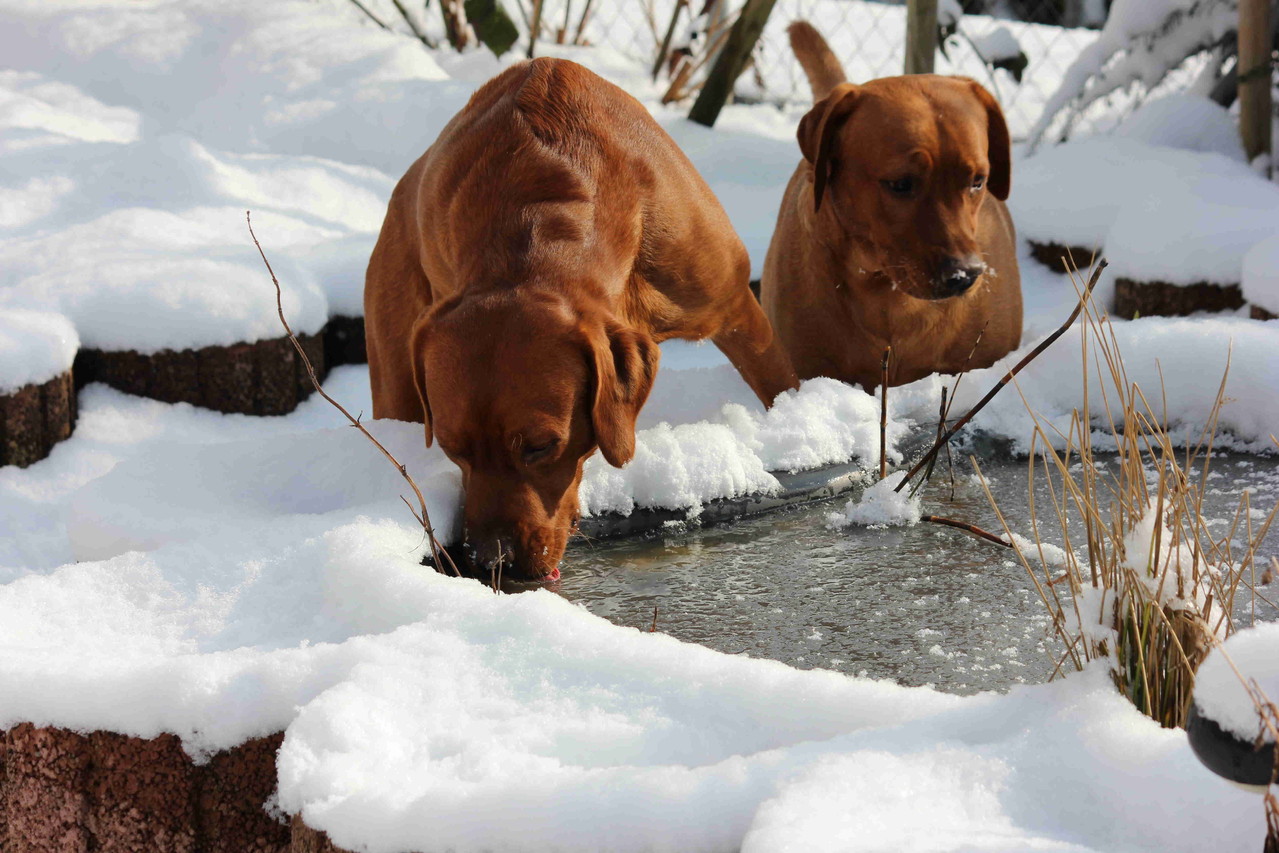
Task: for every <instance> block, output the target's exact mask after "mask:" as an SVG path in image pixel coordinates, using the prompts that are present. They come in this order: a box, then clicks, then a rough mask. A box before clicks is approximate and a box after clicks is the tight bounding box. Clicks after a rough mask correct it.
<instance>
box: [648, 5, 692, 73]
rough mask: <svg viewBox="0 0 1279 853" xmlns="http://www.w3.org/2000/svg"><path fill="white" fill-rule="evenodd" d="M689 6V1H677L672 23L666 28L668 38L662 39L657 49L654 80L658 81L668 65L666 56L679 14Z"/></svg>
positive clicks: (672, 13) (672, 14)
mask: <svg viewBox="0 0 1279 853" xmlns="http://www.w3.org/2000/svg"><path fill="white" fill-rule="evenodd" d="M687 6H688V0H675V9H674V11H672V12H671V22H670V24H669V25H668V26H667V27H666V36H665V37H664V38H663V39H662V44H661V46H660V47H659V48H658V49H657V60H656V61H655V62H654V63H653V80H657V75H658V74H660V73H661V71H662V66H663V65H665V64H666V55H667V54H668V53H670V50H671V39H672V38H674V37H675V25H676V24H677V23H679V13H680V12H682V11H684V9H685V7H687Z"/></svg>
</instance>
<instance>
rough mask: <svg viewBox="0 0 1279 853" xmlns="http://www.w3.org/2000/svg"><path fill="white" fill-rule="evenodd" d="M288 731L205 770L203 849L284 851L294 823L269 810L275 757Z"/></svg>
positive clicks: (212, 852) (218, 758)
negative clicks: (267, 810)
mask: <svg viewBox="0 0 1279 853" xmlns="http://www.w3.org/2000/svg"><path fill="white" fill-rule="evenodd" d="M283 740H284V734H283V733H282V732H281V733H279V734H274V735H269V736H267V737H260V738H254V739H253V740H250V741H248V742H246V743H243V744H241V745H240V746H237V747H236V748H235V749H231V750H228V751H226V752H220V753H218V754H217V755H215V756H213V758H211V759H210V760H209V763H208V764H206V765H205V766H204V767H202V768H201V770H203V772H204V782H203V785H202V787H201V789H200V799H199V812H200V820H201V823H202V825H203V827H204V836H203V839H202V841H203V846H202V847H201V851H202V853H205V851H207V853H283V851H286V850H288V847H289V826H288V825H287V824H284V823H280V822H279V821H277V820H276V819H275V818H273V817H272V816H271V815H269V814H267V813H266V811H265V810H264V809H263V804H264V803H266V801H267V798H269V797H270V796H271V794H272V793H273V792H274V791H275V782H276V775H275V756H276V753H277V752H278V751H279V749H280V743H281V741H283Z"/></svg>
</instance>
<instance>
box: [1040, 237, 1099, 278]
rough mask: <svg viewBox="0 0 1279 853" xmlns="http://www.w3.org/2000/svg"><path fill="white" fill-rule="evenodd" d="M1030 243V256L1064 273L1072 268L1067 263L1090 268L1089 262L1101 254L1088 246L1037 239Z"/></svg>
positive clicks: (1081, 267) (1051, 268) (1055, 270)
mask: <svg viewBox="0 0 1279 853" xmlns="http://www.w3.org/2000/svg"><path fill="white" fill-rule="evenodd" d="M1027 242H1028V243H1030V256H1031V257H1032V258H1034V259H1035V260H1037V261H1039V262H1040V263H1041V264H1043V265H1044V266H1046V267H1048V268H1049V269H1050V270H1052V271H1053V272H1060V273H1064V272H1066V270H1067V269H1070V268H1072V267H1071V266H1068V265H1067V264H1070V265H1073V266H1074V267H1078V268H1079V269H1088V264H1089V262H1090V261H1091V260H1092V259H1093V258H1094V257H1095V256H1098V255H1100V254H1101V252H1099V251H1098V250H1096V249H1093V248H1091V247H1088V246H1069V245H1066V244H1064V243H1053V242H1049V243H1040V242H1037V241H1035V240H1028V241H1027Z"/></svg>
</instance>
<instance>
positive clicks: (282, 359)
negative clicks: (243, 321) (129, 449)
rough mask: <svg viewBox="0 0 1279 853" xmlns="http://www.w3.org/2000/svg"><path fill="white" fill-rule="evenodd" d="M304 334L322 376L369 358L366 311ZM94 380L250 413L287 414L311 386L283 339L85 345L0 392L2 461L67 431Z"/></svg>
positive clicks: (25, 459) (36, 452)
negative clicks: (154, 347)
mask: <svg viewBox="0 0 1279 853" xmlns="http://www.w3.org/2000/svg"><path fill="white" fill-rule="evenodd" d="M298 340H299V342H301V344H302V347H303V349H304V350H306V353H307V357H308V358H309V359H310V360H311V363H312V365H313V366H314V367H315V370H316V373H317V374H318V375H319V377H320V378H321V379H323V378H324V376H325V375H326V374H327V372H328V371H329V369H330V368H333V367H336V366H337V365H340V364H361V363H364V362H365V360H366V357H365V353H364V318H363V317H341V316H338V317H332V318H330V320H329V322H328V323H326V324H325V326H324V329H323V330H322V331H321V332H320V333H319V334H316V335H298ZM90 382H103V383H105V384H107V385H110V386H111V387H113V388H118V389H119V390H121V391H124V392H126V393H128V394H136V395H138V396H141V397H150V398H152V399H155V400H161V401H163V402H166V403H191V404H192V405H196V406H203V407H204V408H207V409H213V410H215V411H219V412H238V413H241V414H248V415H285V414H288V413H289V412H291V411H293V410H294V409H295V408H296V407H297V405H298V403H300V402H302V401H303V400H305V399H306V398H307V397H308V396H310V395H311V392H312V387H311V380H310V378H309V377H308V376H307V373H306V369H305V367H304V366H303V365H302V361H301V359H299V358H298V357H297V353H296V352H295V351H294V349H293V345H292V344H291V343H290V342H289V340H288V338H283V337H281V338H273V339H271V340H266V341H257V342H255V343H251V344H247V343H240V344H231V345H230V346H214V347H201V348H200V349H185V350H161V351H160V352H157V353H150V354H142V353H139V352H136V351H134V350H123V351H115V350H101V349H94V348H82V349H81V350H80V351H79V352H77V353H76V357H75V364H74V365H73V367H72V369H71V370H69V371H67V372H65V373H63V374H61V375H59V376H56V377H54V378H53V379H50V380H49V381H48V382H45V383H43V384H39V385H37V384H31V385H25V386H23V387H22V388H19V389H18V390H17V391H14V392H13V393H12V394H3V395H0V466H3V465H18V466H21V467H25V466H27V465H30V464H32V463H33V462H38V461H39V460H41V459H43V458H45V457H46V456H48V455H49V453H50V452H52V450H53V446H54V445H55V444H57V443H58V442H59V441H62V440H63V439H65V438H67V437H69V436H70V435H71V431H72V429H73V428H74V427H75V421H76V413H77V410H78V404H77V400H76V394H77V393H78V391H79V389H81V388H83V387H84V386H85V385H87V384H89V383H90Z"/></svg>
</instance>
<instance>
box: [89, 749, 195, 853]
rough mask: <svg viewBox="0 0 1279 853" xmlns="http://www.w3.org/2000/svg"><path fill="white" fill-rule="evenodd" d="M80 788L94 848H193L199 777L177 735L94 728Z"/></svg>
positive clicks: (185, 851)
mask: <svg viewBox="0 0 1279 853" xmlns="http://www.w3.org/2000/svg"><path fill="white" fill-rule="evenodd" d="M86 740H87V748H88V753H89V765H88V773H87V778H86V784H85V791H86V793H87V795H88V816H87V820H86V824H87V826H88V829H89V834H90V836H91V837H92V838H93V841H94V847H93V849H94V851H95V853H96V851H101V853H132V851H138V850H147V851H152V852H153V853H194V851H195V850H196V849H197V842H198V839H197V832H198V827H199V821H198V819H197V815H196V809H195V805H196V794H197V786H198V784H199V783H198V776H199V775H200V773H201V770H202V768H198V767H195V766H193V765H192V763H191V759H190V758H189V757H188V756H187V754H186V753H185V752H183V751H182V741H181V739H179V738H178V737H177V736H176V735H171V734H165V735H160V736H159V737H155V738H151V739H149V740H143V739H142V738H136V737H129V736H127V735H121V734H116V733H115V732H101V731H99V732H93V733H92V734H90V735H89V736H88V737H87V738H86Z"/></svg>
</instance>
